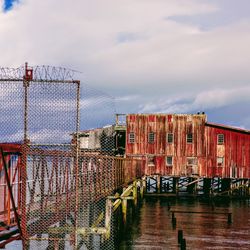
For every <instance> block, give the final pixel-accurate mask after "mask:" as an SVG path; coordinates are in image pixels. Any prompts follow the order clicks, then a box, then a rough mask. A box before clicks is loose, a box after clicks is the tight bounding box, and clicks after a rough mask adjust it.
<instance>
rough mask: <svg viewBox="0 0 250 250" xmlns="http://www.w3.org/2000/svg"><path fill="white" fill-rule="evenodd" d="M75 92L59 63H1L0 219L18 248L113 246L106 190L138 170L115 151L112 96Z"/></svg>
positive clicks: (77, 87) (138, 174)
mask: <svg viewBox="0 0 250 250" xmlns="http://www.w3.org/2000/svg"><path fill="white" fill-rule="evenodd" d="M81 92H82V93H81V95H82V98H81V99H80V82H79V81H75V80H73V72H72V71H68V70H66V69H63V68H54V67H47V66H42V67H33V68H30V67H27V65H26V66H25V67H20V68H18V69H6V68H1V69H0V105H1V118H0V124H1V130H0V138H1V140H0V143H1V144H0V147H1V148H2V149H3V151H4V154H3V156H2V157H1V161H0V163H1V164H0V174H1V175H0V196H1V197H3V199H4V203H3V204H1V205H0V210H1V211H0V220H1V223H5V224H6V225H8V226H9V227H11V228H12V226H13V228H14V227H15V230H16V232H17V231H18V229H17V226H18V222H19V220H20V225H19V233H20V234H21V238H22V242H23V247H24V248H25V249H115V248H117V246H116V242H115V236H114V230H113V212H112V206H113V204H112V201H111V200H110V199H107V197H108V196H109V195H114V194H115V192H116V191H117V190H119V189H120V190H122V187H124V186H125V185H126V184H128V183H131V182H132V181H134V180H135V179H136V178H137V177H141V176H142V175H143V174H144V163H143V162H142V161H139V160H136V159H132V158H131V159H125V158H123V157H116V156H115V154H116V140H117V133H116V130H115V125H114V124H115V115H114V113H115V108H114V101H113V98H112V97H110V96H108V95H106V94H105V93H103V92H100V91H98V90H95V89H93V88H91V87H90V86H88V85H86V84H85V85H83V88H82V90H81ZM80 113H81V116H82V118H81V120H80ZM80 122H81V127H80ZM80 128H81V129H80ZM4 167H6V169H7V170H8V171H7V172H4ZM7 177H9V180H7ZM7 184H10V186H9V188H8V185H7ZM10 194H12V195H13V199H12V200H11V195H10ZM15 211H16V212H17V213H16V214H15V213H14V212H15Z"/></svg>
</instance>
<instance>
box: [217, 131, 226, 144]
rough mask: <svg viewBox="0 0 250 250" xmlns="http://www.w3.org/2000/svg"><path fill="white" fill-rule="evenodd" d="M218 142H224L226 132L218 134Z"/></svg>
mask: <svg viewBox="0 0 250 250" xmlns="http://www.w3.org/2000/svg"><path fill="white" fill-rule="evenodd" d="M217 144H218V145H222V144H224V134H218V135H217Z"/></svg>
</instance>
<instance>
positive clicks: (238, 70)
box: [0, 0, 250, 129]
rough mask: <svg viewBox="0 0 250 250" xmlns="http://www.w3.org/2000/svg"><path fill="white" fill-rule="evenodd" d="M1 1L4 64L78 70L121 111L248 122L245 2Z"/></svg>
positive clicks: (249, 4) (249, 37) (248, 10)
mask: <svg viewBox="0 0 250 250" xmlns="http://www.w3.org/2000/svg"><path fill="white" fill-rule="evenodd" d="M7 2H8V3H7ZM7 2H6V1H3V0H0V4H1V6H2V8H1V12H0V55H1V56H0V65H1V66H9V67H19V66H20V65H23V64H24V62H25V61H28V62H29V64H31V65H43V64H45V65H55V66H64V67H68V68H73V69H75V70H78V71H81V72H82V74H79V75H77V78H79V79H80V80H81V81H82V82H86V83H88V84H89V85H90V86H93V87H94V88H96V89H98V90H100V91H104V92H106V93H108V94H109V95H110V96H113V97H114V98H115V100H116V112H118V113H138V112H141V113H150V112H161V113H196V112H197V111H205V112H206V113H207V114H208V119H209V121H211V122H217V123H225V124H230V125H235V126H240V127H244V128H247V129H250V112H249V106H250V69H249V65H250V46H249V44H250V1H249V0H237V1H236V0H126V1H124V0H75V1H73V4H72V1H69V0H60V1H59V0H42V1H41V0H19V1H14V2H11V1H7ZM84 103H86V102H84V100H82V105H84Z"/></svg>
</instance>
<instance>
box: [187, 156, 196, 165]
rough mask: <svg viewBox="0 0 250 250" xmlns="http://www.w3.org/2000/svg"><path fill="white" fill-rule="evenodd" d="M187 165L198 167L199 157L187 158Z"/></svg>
mask: <svg viewBox="0 0 250 250" xmlns="http://www.w3.org/2000/svg"><path fill="white" fill-rule="evenodd" d="M187 165H197V157H187Z"/></svg>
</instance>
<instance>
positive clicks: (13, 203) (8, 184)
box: [0, 148, 22, 237]
mask: <svg viewBox="0 0 250 250" xmlns="http://www.w3.org/2000/svg"><path fill="white" fill-rule="evenodd" d="M0 150H1V156H2V161H3V166H4V171H5V178H6V182H7V186H8V190H9V195H10V199H11V203H12V207H13V210H14V216H15V220H16V222H17V226H18V229H19V233H20V236H21V237H22V228H21V225H20V219H19V215H18V213H17V210H16V204H15V200H14V196H13V193H12V186H11V184H10V178H9V174H8V167H7V164H6V162H5V158H4V152H3V149H2V148H0Z"/></svg>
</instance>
